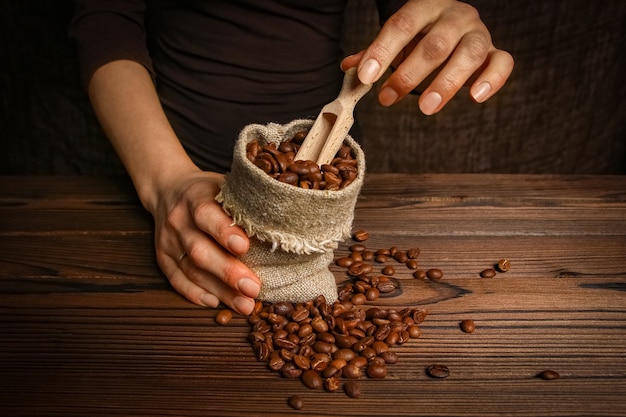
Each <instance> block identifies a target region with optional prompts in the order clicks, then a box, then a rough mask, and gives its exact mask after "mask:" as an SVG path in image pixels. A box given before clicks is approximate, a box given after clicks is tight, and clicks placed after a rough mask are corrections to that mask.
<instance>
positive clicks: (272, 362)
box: [267, 351, 285, 371]
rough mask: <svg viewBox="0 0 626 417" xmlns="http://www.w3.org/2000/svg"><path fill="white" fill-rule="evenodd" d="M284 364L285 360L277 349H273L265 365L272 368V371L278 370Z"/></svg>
mask: <svg viewBox="0 0 626 417" xmlns="http://www.w3.org/2000/svg"><path fill="white" fill-rule="evenodd" d="M284 365H285V360H284V359H283V358H281V357H280V354H279V352H278V351H274V352H272V354H271V355H270V358H269V361H268V362H267V366H268V367H269V368H270V369H271V370H272V371H278V370H280V369H281V368H282V367H283V366H284Z"/></svg>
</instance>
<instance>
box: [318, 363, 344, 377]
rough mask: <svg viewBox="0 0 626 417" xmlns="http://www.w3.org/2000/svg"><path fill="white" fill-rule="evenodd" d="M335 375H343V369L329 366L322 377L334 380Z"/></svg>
mask: <svg viewBox="0 0 626 417" xmlns="http://www.w3.org/2000/svg"><path fill="white" fill-rule="evenodd" d="M331 363H332V362H331ZM344 366H345V365H344ZM335 375H341V368H337V367H336V366H334V365H328V366H327V367H326V369H324V370H323V371H322V376H323V377H324V378H332V377H333V376H335Z"/></svg>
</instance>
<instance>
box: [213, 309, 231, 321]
mask: <svg viewBox="0 0 626 417" xmlns="http://www.w3.org/2000/svg"><path fill="white" fill-rule="evenodd" d="M232 318H233V312H232V311H231V310H229V309H223V310H220V311H218V312H217V314H216V315H215V322H216V323H217V324H221V325H225V324H228V323H230V321H231V320H232Z"/></svg>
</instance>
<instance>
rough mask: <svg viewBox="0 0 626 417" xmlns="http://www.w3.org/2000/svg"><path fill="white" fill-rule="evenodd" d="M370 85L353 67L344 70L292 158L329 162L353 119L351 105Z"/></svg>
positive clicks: (322, 163) (352, 105)
mask: <svg viewBox="0 0 626 417" xmlns="http://www.w3.org/2000/svg"><path fill="white" fill-rule="evenodd" d="M371 88H372V84H362V83H361V82H360V81H359V78H358V76H357V72H356V68H350V69H349V70H347V71H346V75H345V76H344V78H343V85H342V87H341V91H340V92H339V96H337V98H336V99H335V100H334V101H332V102H330V103H328V104H327V105H325V106H324V107H323V108H322V111H321V112H320V114H319V115H318V116H317V119H315V122H314V123H313V126H312V127H311V130H310V131H309V133H308V134H307V136H306V138H305V139H304V142H302V146H301V147H300V149H299V150H298V153H297V154H296V156H295V158H294V160H296V161H298V160H311V161H315V162H316V163H317V164H318V165H320V166H321V165H324V164H330V163H331V162H332V160H333V158H334V157H335V154H336V153H337V151H338V150H339V149H340V148H341V145H342V143H343V140H344V139H345V137H346V135H347V134H348V131H349V130H350V128H351V127H352V124H353V123H354V116H353V112H354V107H355V106H356V104H357V103H358V101H359V100H360V99H361V97H363V96H364V95H365V94H366V93H367V92H368V91H369V90H370V89H371Z"/></svg>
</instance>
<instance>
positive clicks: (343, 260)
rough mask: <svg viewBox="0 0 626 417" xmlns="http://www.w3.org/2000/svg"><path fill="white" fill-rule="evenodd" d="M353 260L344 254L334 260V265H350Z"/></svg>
mask: <svg viewBox="0 0 626 417" xmlns="http://www.w3.org/2000/svg"><path fill="white" fill-rule="evenodd" d="M353 262H354V259H352V258H351V257H349V256H345V257H343V258H339V259H337V260H336V261H335V265H337V266H340V267H342V268H348V267H349V266H350V265H352V263H353Z"/></svg>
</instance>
